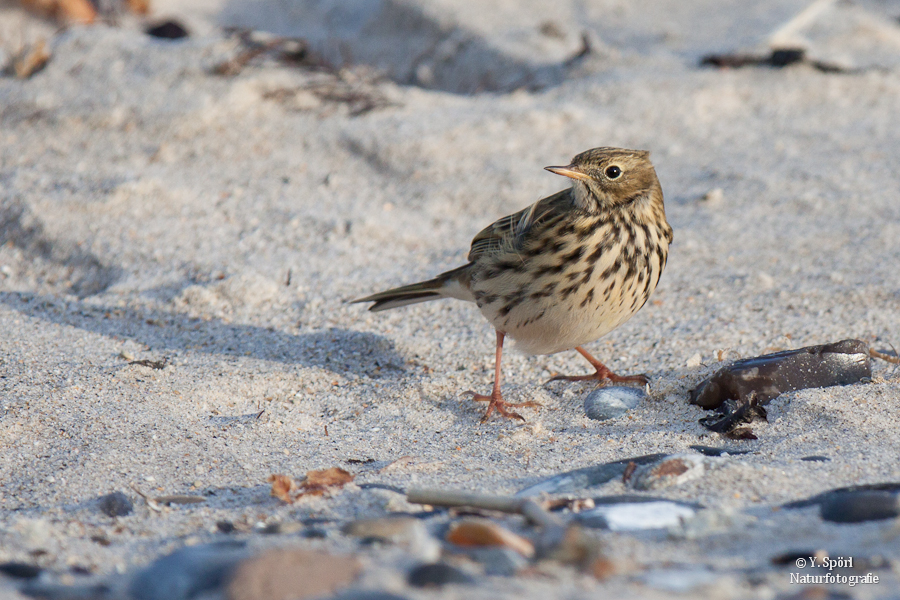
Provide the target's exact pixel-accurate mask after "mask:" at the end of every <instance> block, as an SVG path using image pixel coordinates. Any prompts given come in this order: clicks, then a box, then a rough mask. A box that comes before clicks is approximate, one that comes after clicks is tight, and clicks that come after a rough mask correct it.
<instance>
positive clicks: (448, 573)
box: [407, 563, 475, 588]
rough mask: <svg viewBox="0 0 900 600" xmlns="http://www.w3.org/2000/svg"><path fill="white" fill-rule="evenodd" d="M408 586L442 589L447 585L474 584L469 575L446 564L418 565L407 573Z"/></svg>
mask: <svg viewBox="0 0 900 600" xmlns="http://www.w3.org/2000/svg"><path fill="white" fill-rule="evenodd" d="M407 581H409V585H411V586H413V587H418V588H424V587H442V586H445V585H447V584H448V583H462V584H466V583H474V582H475V580H474V579H473V578H472V576H471V575H469V574H468V573H466V572H465V571H462V570H460V569H457V568H456V567H454V566H452V565H448V564H446V563H433V564H427V565H419V566H418V567H416V568H415V569H413V570H412V571H410V572H409V576H408V577H407Z"/></svg>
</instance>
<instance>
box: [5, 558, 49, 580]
mask: <svg viewBox="0 0 900 600" xmlns="http://www.w3.org/2000/svg"><path fill="white" fill-rule="evenodd" d="M41 571H43V569H41V568H40V567H38V566H35V565H29V564H27V563H20V562H5V563H0V573H3V574H4V575H6V576H7V577H14V578H16V579H34V578H35V577H37V576H38V575H40V574H41Z"/></svg>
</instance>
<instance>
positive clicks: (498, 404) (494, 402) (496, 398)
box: [463, 390, 540, 423]
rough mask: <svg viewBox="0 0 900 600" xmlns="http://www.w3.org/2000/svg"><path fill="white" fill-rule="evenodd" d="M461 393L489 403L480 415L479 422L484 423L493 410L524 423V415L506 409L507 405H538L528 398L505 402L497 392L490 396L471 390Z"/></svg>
mask: <svg viewBox="0 0 900 600" xmlns="http://www.w3.org/2000/svg"><path fill="white" fill-rule="evenodd" d="M463 394H464V395H471V396H472V400H474V401H475V402H489V403H490V404H488V407H487V410H486V411H485V413H484V416H483V417H481V421H480V423H486V422H487V420H488V418H490V416H491V413H492V412H494V411H496V412H497V414H498V415H500V416H502V417H506V418H507V419H518V420H520V421H522V422H523V423H525V422H526V421H525V417H523V416H522V415H520V414H519V413H517V412H515V411H513V410H508V409H507V407H510V406H511V407H515V408H519V407H536V406H540V404H539V403H537V402H534V401H531V400H529V401H527V402H507V401H505V400H504V399H503V398H502V397H501V396H500V395H499V394H497V395H493V394H492V395H490V396H485V395H484V394H476V393H475V392H473V391H471V390H470V391H468V392H464V393H463Z"/></svg>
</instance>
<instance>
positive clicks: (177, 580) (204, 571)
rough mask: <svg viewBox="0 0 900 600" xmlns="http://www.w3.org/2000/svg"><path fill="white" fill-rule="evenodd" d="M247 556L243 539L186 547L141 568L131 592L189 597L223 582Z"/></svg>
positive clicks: (140, 598) (166, 598) (141, 597)
mask: <svg viewBox="0 0 900 600" xmlns="http://www.w3.org/2000/svg"><path fill="white" fill-rule="evenodd" d="M247 556H248V552H247V550H246V549H245V548H244V544H243V543H241V542H230V541H229V542H219V543H216V544H204V545H201V546H189V547H187V548H182V549H180V550H176V551H175V552H173V553H171V554H168V555H166V556H163V557H162V558H158V559H157V560H155V561H154V562H153V563H151V564H150V566H148V567H147V568H145V569H143V570H141V571H139V572H138V573H137V575H136V576H135V577H134V579H133V580H132V581H131V584H130V585H129V586H128V587H129V592H130V594H131V596H132V598H134V600H189V599H191V598H195V597H197V596H199V595H200V594H203V593H205V592H209V591H213V590H217V589H218V588H220V587H221V586H223V585H224V584H225V583H226V581H228V579H229V576H230V575H231V572H232V570H233V569H234V567H235V566H236V565H237V564H238V563H239V562H240V561H241V560H243V559H245V558H247Z"/></svg>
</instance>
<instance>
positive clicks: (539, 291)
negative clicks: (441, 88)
mask: <svg viewBox="0 0 900 600" xmlns="http://www.w3.org/2000/svg"><path fill="white" fill-rule="evenodd" d="M545 169H546V170H548V171H550V172H551V173H555V174H557V175H562V176H564V177H568V178H569V179H571V180H572V185H571V187H569V188H567V189H565V190H562V191H560V192H557V193H555V194H552V195H550V196H547V197H546V198H543V199H541V200H539V201H537V202H535V203H534V204H532V205H531V206H529V207H527V208H525V209H523V210H520V211H519V212H516V213H513V214H511V215H509V216H506V217H503V218H502V219H499V220H498V221H496V222H494V223H492V224H491V225H489V226H487V227H485V228H484V229H483V230H482V231H480V232H479V233H478V234H477V235H476V236H475V238H474V239H473V240H472V244H471V247H470V249H469V254H468V263H467V264H465V265H462V266H460V267H457V268H455V269H451V270H450V271H447V272H445V273H441V274H440V275H438V276H437V277H434V278H433V279H429V280H427V281H421V282H419V283H414V284H411V285H406V286H402V287H398V288H394V289H390V290H387V291H384V292H379V293H377V294H373V295H370V296H366V297H364V298H358V299H356V300H352V302H372V303H373V304H372V305H371V306H370V307H369V310H370V311H376V312H377V311H382V310H388V309H391V308H397V307H400V306H407V305H410V304H415V303H418V302H427V301H430V300H438V299H441V298H455V299H459V300H464V301H468V302H474V303H475V304H476V305H477V306H478V308H479V310H480V311H481V313H482V315H484V317H485V318H486V319H487V320H488V321H489V322H490V323H491V324H492V325H493V326H494V329H495V330H496V352H495V365H494V385H493V389H492V391H491V393H490V395H484V394H477V393H475V392H473V391H469V392H465V393H466V394H469V395H471V396H472V397H473V399H474V400H477V401H486V402H488V407H487V411H486V412H485V413H484V416H483V417H482V419H481V422H482V423H484V422H486V421H487V420H488V419H489V417H490V415H491V414H492V413H494V412H496V413H497V414H498V415H500V416H503V417H507V418H511V419H519V420H521V421H525V418H524V417H523V416H522V415H520V414H519V413H518V412H516V411H515V410H512V409H515V408H521V407H535V406H540V405H539V404H538V403H536V402H530V401H529V402H519V403H511V402H507V401H505V400H504V399H503V396H502V394H501V389H500V380H501V368H500V364H501V358H502V355H503V342H504V339H505V338H506V337H510V338H512V339H513V340H515V342H516V347H517V349H519V350H521V351H523V352H525V353H526V354H539V355H546V354H555V353H557V352H562V351H566V350H572V349H574V350H576V351H577V352H578V353H579V354H581V355H582V356H584V358H586V359H587V360H588V362H590V364H591V365H592V366H593V367H594V369H595V372H594V373H592V374H590V375H580V376H557V377H554V378H553V379H551V381H553V380H568V381H584V380H597V381H599V382H601V383H604V382H613V383H637V384H640V385H646V384H647V383H648V379H647V377H646V376H644V375H631V376H621V375H617V374H615V373H613V372H612V371H611V370H610V369H609V368H607V367H606V366H605V365H604V364H603V363H601V362H600V361H599V360H597V359H596V358H594V357H593V356H592V355H591V354H590V353H588V351H587V350H585V349H584V347H583V346H584V345H585V344H588V343H590V342H593V341H595V340H597V339H599V338H601V337H602V336H604V335H606V334H608V333H609V332H611V331H612V330H614V329H615V328H617V327H619V326H620V325H622V324H623V323H624V322H625V321H627V320H628V319H629V318H631V317H632V316H633V315H634V314H635V313H637V312H638V310H640V309H641V307H643V306H644V304H645V303H646V302H647V299H648V298H649V297H650V295H651V294H652V293H653V291H654V290H655V289H656V286H657V284H658V283H659V279H660V276H661V275H662V272H663V269H664V268H665V266H666V262H667V260H668V251H669V244H671V243H672V240H673V233H672V227H671V226H670V225H669V223H668V221H667V220H666V211H665V205H664V203H663V191H662V187H661V185H660V183H659V179H658V178H657V175H656V170H655V169H654V168H653V164H652V163H651V162H650V153H649V152H648V151H646V150H628V149H623V148H612V147H601V148H594V149H591V150H587V151H585V152H582V153H580V154H578V155H576V156H575V157H574V158H573V159H572V161H571V162H570V164H568V165H566V166H558V167H545Z"/></svg>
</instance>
